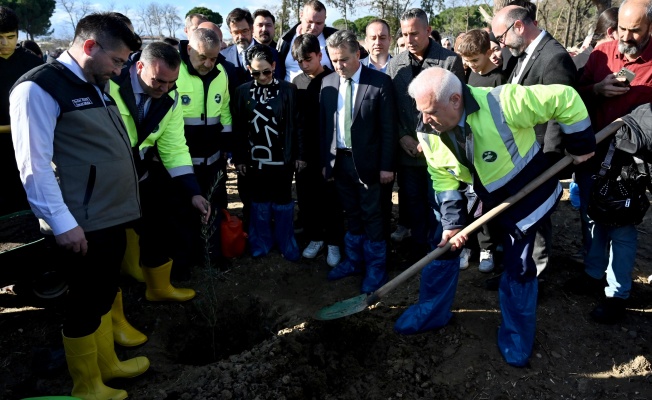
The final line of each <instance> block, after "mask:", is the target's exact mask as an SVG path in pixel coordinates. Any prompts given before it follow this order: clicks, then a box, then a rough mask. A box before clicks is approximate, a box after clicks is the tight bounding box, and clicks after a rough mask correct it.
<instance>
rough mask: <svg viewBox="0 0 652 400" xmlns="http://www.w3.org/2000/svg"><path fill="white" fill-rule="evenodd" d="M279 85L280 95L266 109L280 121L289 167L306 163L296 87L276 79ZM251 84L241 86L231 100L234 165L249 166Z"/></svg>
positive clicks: (253, 104) (254, 105) (253, 103)
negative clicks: (295, 162) (270, 110)
mask: <svg viewBox="0 0 652 400" xmlns="http://www.w3.org/2000/svg"><path fill="white" fill-rule="evenodd" d="M278 81H279V84H280V86H281V88H280V93H279V96H278V97H276V98H274V99H272V100H270V101H269V103H268V104H269V106H270V107H271V108H272V109H273V110H274V114H275V115H276V117H277V118H278V120H279V126H281V127H283V132H284V133H285V144H284V146H283V153H284V160H283V161H284V162H285V165H288V166H290V165H292V163H293V162H294V161H296V160H302V161H303V160H305V158H304V154H303V152H304V150H303V129H302V126H301V118H300V116H299V107H298V105H297V100H298V99H297V87H296V86H295V85H294V84H292V83H290V82H286V81H284V80H281V79H279V80H278ZM253 84H254V82H253V81H252V82H247V83H245V84H243V85H240V86H239V87H238V88H237V89H236V91H235V96H234V97H233V98H231V102H232V103H233V104H234V107H233V111H234V113H233V115H232V117H233V144H234V146H233V164H235V165H240V164H245V165H250V164H251V146H250V145H249V120H250V119H251V118H252V117H253V115H252V112H253V110H254V108H255V107H256V102H255V101H253V99H252V98H251V86H252V85H253Z"/></svg>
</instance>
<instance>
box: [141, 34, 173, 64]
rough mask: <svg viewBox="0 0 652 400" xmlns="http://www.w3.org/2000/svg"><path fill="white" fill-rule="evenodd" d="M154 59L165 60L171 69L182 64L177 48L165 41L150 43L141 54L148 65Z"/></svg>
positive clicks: (142, 59)
mask: <svg viewBox="0 0 652 400" xmlns="http://www.w3.org/2000/svg"><path fill="white" fill-rule="evenodd" d="M154 60H161V61H163V62H164V63H165V65H167V66H168V68H171V69H177V68H179V65H180V64H181V56H179V52H178V51H177V49H176V48H175V47H172V46H170V45H169V44H167V43H165V42H163V41H161V42H152V43H150V44H148V45H147V46H145V48H144V49H143V52H142V53H141V54H140V61H142V62H143V63H144V64H146V65H151V63H152V62H153V61H154Z"/></svg>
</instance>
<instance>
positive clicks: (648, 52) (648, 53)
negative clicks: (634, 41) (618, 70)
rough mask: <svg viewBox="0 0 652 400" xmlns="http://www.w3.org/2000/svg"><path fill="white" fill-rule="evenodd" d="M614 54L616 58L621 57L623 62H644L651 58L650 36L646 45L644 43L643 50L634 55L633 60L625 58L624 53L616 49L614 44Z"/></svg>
mask: <svg viewBox="0 0 652 400" xmlns="http://www.w3.org/2000/svg"><path fill="white" fill-rule="evenodd" d="M614 56H615V57H616V58H619V59H621V60H622V61H623V62H624V63H633V62H638V63H641V64H643V63H646V62H649V61H650V60H652V37H651V38H650V40H648V42H647V45H645V48H644V49H643V52H642V53H641V54H640V55H639V56H638V57H636V58H635V59H634V60H632V61H629V60H627V59H626V58H625V55H624V54H623V53H621V52H620V50H618V46H616V51H615V52H614Z"/></svg>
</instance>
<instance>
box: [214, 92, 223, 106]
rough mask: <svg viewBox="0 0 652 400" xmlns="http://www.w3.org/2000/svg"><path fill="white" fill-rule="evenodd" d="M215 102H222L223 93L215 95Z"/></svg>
mask: <svg viewBox="0 0 652 400" xmlns="http://www.w3.org/2000/svg"><path fill="white" fill-rule="evenodd" d="M215 102H216V103H217V104H220V103H221V102H222V95H221V94H219V93H218V94H216V95H215Z"/></svg>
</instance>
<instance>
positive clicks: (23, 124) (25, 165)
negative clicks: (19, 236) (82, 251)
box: [9, 51, 104, 235]
mask: <svg viewBox="0 0 652 400" xmlns="http://www.w3.org/2000/svg"><path fill="white" fill-rule="evenodd" d="M57 61H59V62H60V63H62V64H63V65H64V66H65V67H66V68H68V69H69V70H70V71H72V72H73V73H74V74H75V75H77V77H79V78H80V79H82V80H83V81H86V78H85V77H84V74H83V72H82V69H81V67H80V66H79V64H77V62H76V61H75V60H73V58H72V57H71V56H70V54H69V53H68V52H67V51H66V52H64V53H63V54H61V56H59V58H58V59H57ZM95 89H96V90H97V92H98V93H99V95H100V98H102V99H104V93H103V92H102V91H101V90H100V88H99V87H97V86H95ZM59 113H60V109H59V105H58V104H57V102H56V101H55V100H54V98H52V96H50V94H49V93H47V92H46V91H45V90H43V89H42V88H41V87H40V86H39V85H37V84H36V83H34V82H30V81H26V82H23V83H21V84H19V85H18V86H16V87H15V88H14V90H13V91H12V92H11V95H10V96H9V114H10V116H11V134H12V139H13V142H14V150H15V152H16V162H17V163H18V169H19V170H20V179H21V180H22V182H23V186H24V187H25V191H26V193H27V199H28V201H29V204H30V206H31V208H32V211H34V215H36V217H38V218H40V219H43V220H45V222H46V223H47V224H48V225H50V227H51V228H52V232H53V233H54V234H55V235H59V234H62V233H65V232H67V231H69V230H71V229H73V228H74V227H76V226H77V225H78V224H77V221H76V220H75V218H74V217H73V216H72V214H71V213H70V211H69V210H68V207H67V206H66V204H65V203H64V201H63V195H62V194H61V188H60V187H59V184H58V182H57V179H56V177H55V174H54V172H53V166H52V155H53V153H54V145H53V144H54V128H55V127H56V125H57V118H58V117H59Z"/></svg>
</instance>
